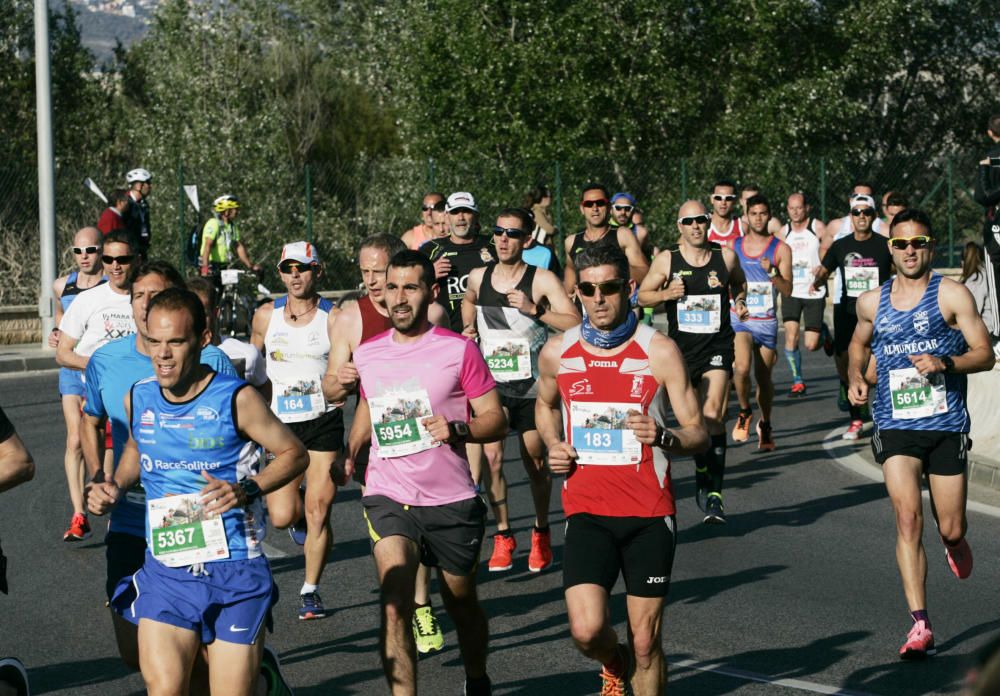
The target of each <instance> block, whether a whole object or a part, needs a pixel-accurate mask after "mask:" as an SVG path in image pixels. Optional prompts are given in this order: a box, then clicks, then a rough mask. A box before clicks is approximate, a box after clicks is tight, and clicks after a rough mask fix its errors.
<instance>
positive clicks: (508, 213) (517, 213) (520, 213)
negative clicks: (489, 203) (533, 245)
mask: <svg viewBox="0 0 1000 696" xmlns="http://www.w3.org/2000/svg"><path fill="white" fill-rule="evenodd" d="M502 217H516V218H517V219H518V220H520V221H521V229H522V230H524V231H525V232H527V233H529V234H530V233H531V232H532V231H533V230H534V229H535V218H534V216H532V215H531V213H529V212H528V211H527V210H525V209H524V208H504V209H503V210H501V211H500V212H499V213H497V219H498V220H499V219H500V218H502Z"/></svg>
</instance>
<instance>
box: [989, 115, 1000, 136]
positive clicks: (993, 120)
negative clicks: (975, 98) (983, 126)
mask: <svg viewBox="0 0 1000 696" xmlns="http://www.w3.org/2000/svg"><path fill="white" fill-rule="evenodd" d="M988 124H989V125H988V126H987V128H989V129H990V130H991V131H993V135H1000V114H993V115H992V116H990V120H989V122H988Z"/></svg>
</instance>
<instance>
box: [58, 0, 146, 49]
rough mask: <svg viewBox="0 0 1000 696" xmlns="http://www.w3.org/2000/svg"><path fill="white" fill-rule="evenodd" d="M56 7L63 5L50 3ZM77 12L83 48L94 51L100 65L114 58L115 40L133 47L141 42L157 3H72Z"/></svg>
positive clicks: (116, 0) (135, 0)
mask: <svg viewBox="0 0 1000 696" xmlns="http://www.w3.org/2000/svg"><path fill="white" fill-rule="evenodd" d="M50 2H51V3H52V5H53V6H58V5H60V4H62V3H61V2H60V1H59V0H50ZM71 2H72V5H73V9H74V10H76V12H77V21H78V22H79V24H80V33H81V35H82V38H83V43H84V45H85V46H86V47H87V48H89V49H90V50H91V51H93V52H94V55H95V56H96V57H97V60H98V62H101V61H104V60H107V59H108V58H110V57H111V55H112V51H113V50H114V47H115V42H116V41H121V43H122V44H123V45H124V46H126V47H127V46H130V45H132V44H133V43H135V42H136V41H138V40H139V39H141V38H142V37H143V36H144V35H145V33H146V30H147V29H148V27H149V22H150V20H151V19H152V16H153V12H155V10H156V4H157V2H156V0H71Z"/></svg>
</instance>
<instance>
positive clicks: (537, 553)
mask: <svg viewBox="0 0 1000 696" xmlns="http://www.w3.org/2000/svg"><path fill="white" fill-rule="evenodd" d="M550 565H552V534H551V533H550V531H549V530H548V529H546V530H545V531H544V532H543V531H539V530H537V529H532V530H531V552H530V553H529V554H528V570H530V571H531V572H532V573H539V572H541V571H543V570H545V569H546V568H548V567H549V566H550Z"/></svg>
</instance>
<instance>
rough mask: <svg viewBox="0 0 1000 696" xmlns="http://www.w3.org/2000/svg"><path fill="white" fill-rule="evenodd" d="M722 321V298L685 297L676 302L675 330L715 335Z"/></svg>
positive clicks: (714, 296)
mask: <svg viewBox="0 0 1000 696" xmlns="http://www.w3.org/2000/svg"><path fill="white" fill-rule="evenodd" d="M721 320H722V298H721V297H719V296H718V295H685V296H684V297H682V298H681V299H679V300H678V301H677V330H678V331H683V332H685V333H716V332H718V330H719V327H720V325H721Z"/></svg>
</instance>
